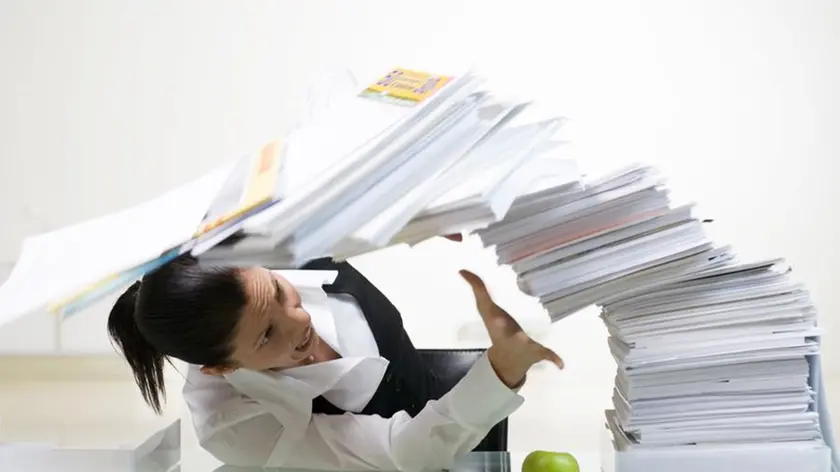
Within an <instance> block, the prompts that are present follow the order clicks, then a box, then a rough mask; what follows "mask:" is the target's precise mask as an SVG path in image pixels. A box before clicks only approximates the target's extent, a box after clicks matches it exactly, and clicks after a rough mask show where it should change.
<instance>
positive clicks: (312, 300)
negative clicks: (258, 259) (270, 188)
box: [184, 271, 524, 471]
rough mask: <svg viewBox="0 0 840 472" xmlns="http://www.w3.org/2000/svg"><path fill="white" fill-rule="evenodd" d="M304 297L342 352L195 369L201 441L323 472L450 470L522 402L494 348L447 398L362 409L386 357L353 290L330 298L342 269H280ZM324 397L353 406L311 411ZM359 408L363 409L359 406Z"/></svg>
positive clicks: (256, 460) (240, 456)
mask: <svg viewBox="0 0 840 472" xmlns="http://www.w3.org/2000/svg"><path fill="white" fill-rule="evenodd" d="M281 273H282V275H283V276H285V277H286V278H287V279H288V280H289V281H290V282H291V283H292V285H294V286H295V287H296V288H297V289H298V291H299V292H300V294H301V299H302V301H303V306H304V308H305V309H306V310H307V311H308V312H309V314H310V316H311V317H312V324H313V327H314V328H315V330H316V332H317V333H318V335H319V336H320V337H321V338H322V339H323V340H324V341H325V342H327V343H328V344H329V345H330V346H331V347H332V348H333V349H334V350H335V351H336V352H338V353H339V354H340V355H341V358H340V359H337V360H333V361H329V362H322V363H318V364H313V365H308V366H302V367H296V368H292V369H287V370H284V371H282V372H255V371H249V370H244V369H239V370H237V371H236V372H234V373H232V374H230V375H227V376H225V377H214V376H208V375H204V374H202V373H201V371H200V370H199V369H200V366H192V365H191V366H189V370H188V372H187V376H186V384H185V386H184V398H185V400H186V402H187V405H188V407H189V409H190V411H191V413H192V418H193V424H194V427H195V429H196V433H197V435H198V439H199V442H200V443H201V445H202V447H204V448H205V449H206V450H207V451H208V452H210V453H211V454H213V455H214V456H215V457H216V458H217V459H218V460H220V461H222V462H225V463H227V464H230V465H239V466H260V467H287V468H305V469H321V470H330V469H332V470H342V469H343V470H347V469H350V470H365V469H367V470H404V471H420V470H425V469H430V468H434V469H440V468H447V467H449V466H451V465H452V463H453V462H454V460H455V458H456V457H458V456H460V455H461V454H464V453H467V452H469V451H470V450H472V449H473V448H474V447H475V446H477V445H478V443H479V442H481V440H482V439H483V438H484V436H486V435H487V433H488V432H489V431H490V429H491V428H492V427H493V426H494V425H495V424H496V423H498V422H499V421H501V420H503V419H504V418H506V417H508V416H509V415H510V414H512V413H513V412H514V411H516V409H518V408H519V406H520V405H521V404H522V403H523V401H524V400H523V399H522V397H521V396H519V394H518V393H517V392H515V391H513V390H511V389H509V388H508V387H507V386H505V385H504V384H503V383H502V382H501V381H500V380H499V378H498V377H497V376H496V374H495V372H494V371H493V368H492V367H491V366H490V363H489V361H488V360H487V357H486V355H485V356H482V357H481V359H480V360H479V361H478V362H477V363H476V364H475V365H474V366H473V368H472V369H471V370H470V371H469V372H468V373H467V375H466V376H465V377H464V378H463V379H462V380H461V381H460V382H459V383H458V384H457V385H456V386H455V387H454V388H453V389H452V390H451V391H450V392H449V393H447V394H446V395H444V396H443V397H442V398H441V399H440V400H437V401H430V402H428V403H427V404H426V406H425V408H424V409H423V410H421V411H420V413H418V414H417V415H416V416H415V417H414V418H411V417H410V416H409V415H408V414H406V413H405V412H399V413H397V414H395V415H394V416H393V417H391V418H382V417H380V416H372V415H360V414H356V413H358V412H360V411H362V410H363V409H364V407H365V405H367V403H368V402H369V401H370V399H371V398H372V397H373V394H374V393H375V392H376V390H377V389H378V387H379V383H380V382H381V381H382V377H383V376H384V374H385V370H386V368H387V367H388V361H387V360H386V359H384V358H382V357H380V356H379V351H378V348H377V347H376V341H375V340H374V337H373V334H372V333H371V331H370V328H369V326H368V324H367V321H366V319H365V317H364V315H363V314H362V312H361V310H360V309H359V307H358V305H356V303H355V300H353V298H352V297H350V296H342V295H338V296H334V295H327V294H326V293H325V292H324V291H323V289H322V285H324V284H328V283H332V282H333V281H334V279H335V276H336V272H335V271H282V272H281ZM320 395H323V396H324V397H325V398H326V399H327V400H329V401H330V402H331V403H333V404H334V405H335V406H337V407H339V408H341V409H343V410H346V411H348V412H350V413H346V414H343V415H322V414H313V413H312V400H313V399H314V398H316V397H318V396H320ZM353 412H356V413H353Z"/></svg>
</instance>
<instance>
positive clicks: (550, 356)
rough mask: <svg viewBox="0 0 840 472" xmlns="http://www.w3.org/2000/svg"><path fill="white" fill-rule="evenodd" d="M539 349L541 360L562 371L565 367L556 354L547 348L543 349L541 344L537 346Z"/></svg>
mask: <svg viewBox="0 0 840 472" xmlns="http://www.w3.org/2000/svg"><path fill="white" fill-rule="evenodd" d="M539 347H540V351H541V352H540V354H541V357H542V360H545V361H548V362H551V363H552V364H554V365H556V366H557V368H558V369H562V368H563V367H565V363H564V362H563V359H561V358H560V356H558V355H557V353H556V352H554V351H552V350H551V349H549V348H547V347H545V346H543V345H541V344H540V345H539Z"/></svg>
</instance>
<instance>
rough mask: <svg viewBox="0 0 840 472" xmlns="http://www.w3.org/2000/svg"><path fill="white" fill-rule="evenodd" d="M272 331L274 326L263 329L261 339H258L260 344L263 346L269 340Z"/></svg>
mask: <svg viewBox="0 0 840 472" xmlns="http://www.w3.org/2000/svg"><path fill="white" fill-rule="evenodd" d="M273 333H274V327H273V326H269V327H268V329H267V330H265V334H263V337H262V341H260V346H265V345H266V344H268V342H269V341H270V340H271V335H272V334H273Z"/></svg>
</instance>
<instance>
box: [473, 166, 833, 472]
mask: <svg viewBox="0 0 840 472" xmlns="http://www.w3.org/2000/svg"><path fill="white" fill-rule="evenodd" d="M477 233H478V234H479V235H480V237H481V239H482V241H483V242H484V244H485V245H486V246H489V247H493V249H494V250H495V252H496V254H497V257H498V260H499V263H501V264H510V265H511V267H512V268H513V269H514V271H515V272H516V273H517V276H518V281H519V284H520V287H521V289H522V290H523V291H524V292H526V293H528V294H531V295H533V296H535V297H538V298H539V300H540V302H541V304H542V305H543V306H544V307H545V308H546V309H547V311H548V313H549V315H550V316H551V319H552V321H558V320H560V319H562V318H563V317H565V316H568V315H570V314H572V313H574V312H576V311H579V310H580V309H582V308H585V307H588V306H591V305H593V304H594V305H597V306H600V307H601V308H602V317H603V320H604V322H605V324H606V326H607V329H608V332H609V334H610V337H609V343H608V344H609V349H610V351H611V353H612V354H613V356H614V358H615V359H616V362H617V364H618V373H617V375H616V378H615V387H614V391H613V404H614V409H612V410H609V411H608V412H607V426H608V428H609V430H610V433H611V434H610V437H611V443H610V447H609V451H608V453H607V456H608V457H605V462H606V463H612V467H605V470H608V471H609V470H615V471H619V472H636V471H639V472H641V471H645V472H650V471H652V470H653V471H663V472H664V471H667V470H674V469H675V468H680V470H688V471H695V470H696V471H700V470H717V471H718V472H723V471H726V472H729V471H733V472H734V471H736V470H737V471H741V470H753V469H751V468H750V467H752V466H751V465H750V464H758V463H761V464H764V465H763V466H762V467H763V468H762V471H763V472H766V471H768V470H784V469H783V468H778V467H779V466H781V465H784V464H791V463H798V464H799V467H800V468H799V469H798V470H808V471H814V472H825V471H827V470H829V468H828V467H829V466H830V463H831V454H830V448H833V447H834V446H833V439H832V438H831V437H830V435H829V436H826V434H825V433H824V431H825V429H826V425H827V423H828V421H829V419H828V411H827V409H826V408H825V405H824V403H825V399H824V398H823V397H824V392H823V391H822V390H821V389H820V387H821V386H820V384H819V376H820V369H819V364H818V362H815V361H814V359H815V356H817V355H818V354H819V342H818V339H819V335H820V329H819V328H818V326H817V317H816V309H815V308H814V306H813V304H812V302H811V299H810V297H809V294H808V292H807V290H806V289H805V287H803V286H802V285H801V284H799V283H796V282H795V281H794V280H793V279H792V277H791V272H790V271H789V269H788V268H787V267H786V266H785V265H784V261H782V260H771V261H762V262H756V263H740V262H737V261H736V258H735V255H734V254H733V251H732V250H731V249H730V248H729V247H728V246H717V245H715V244H714V243H713V242H712V241H711V240H710V239H709V238H708V237H707V236H706V234H705V232H704V230H703V223H702V222H701V221H700V220H698V219H697V218H696V217H695V216H693V208H692V205H682V206H681V205H674V203H673V202H671V201H670V199H669V197H668V189H667V186H666V180H665V179H664V178H663V177H662V176H661V175H660V174H659V173H658V172H656V170H655V169H653V168H650V167H645V166H632V167H628V168H626V169H623V170H621V171H619V172H616V173H614V174H611V175H608V176H605V177H604V178H600V179H596V180H593V181H590V182H587V181H585V180H583V181H581V182H571V183H567V184H559V183H558V184H556V185H551V186H548V187H546V188H541V189H538V190H536V191H532V192H530V193H527V194H525V195H521V196H519V197H518V198H517V199H516V200H515V201H514V203H513V205H512V207H511V208H510V210H509V211H508V212H507V214H506V216H505V217H504V218H503V219H502V220H500V221H498V222H496V223H493V224H491V225H489V226H487V227H486V228H484V229H480V230H478V231H477ZM827 441H828V442H829V444H830V447H829V446H827V445H826V442H827ZM769 451H772V455H773V457H774V458H775V459H774V461H770V463H769V464H765V463H767V462H768V461H766V460H764V459H760V457H764V454H768V452H769ZM768 457H769V455H768ZM745 467H746V468H745Z"/></svg>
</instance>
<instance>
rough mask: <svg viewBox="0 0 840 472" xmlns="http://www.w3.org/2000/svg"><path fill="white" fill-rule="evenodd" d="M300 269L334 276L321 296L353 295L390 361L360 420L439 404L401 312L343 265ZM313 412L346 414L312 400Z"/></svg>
mask: <svg viewBox="0 0 840 472" xmlns="http://www.w3.org/2000/svg"><path fill="white" fill-rule="evenodd" d="M302 269H310V270H337V271H338V276H337V277H336V279H335V283H333V284H332V285H325V286H324V291H325V292H327V293H341V294H346V295H351V296H352V297H353V298H354V299H355V300H356V302H357V303H358V304H359V307H360V308H361V310H362V313H364V316H365V318H366V319H367V322H368V325H369V326H370V330H371V331H372V332H373V337H374V339H375V340H376V345H377V346H378V347H379V355H380V356H382V357H384V358H385V359H388V361H389V365H388V369H387V370H386V371H385V376H384V377H383V379H382V382H381V383H380V384H379V388H378V389H377V390H376V393H375V394H374V395H373V398H371V400H370V402H368V404H367V406H365V408H364V410H362V411H361V414H364V415H379V416H381V417H383V418H390V417H391V416H393V415H394V414H395V413H397V412H399V411H405V412H407V413H408V414H409V415H411V416H412V417H413V416H415V415H416V414H417V413H419V412H420V410H422V409H423V407H424V406H425V405H426V403H427V402H428V401H429V400H437V399H439V398H440V397H441V396H442V395H443V394H445V393H446V392H441V391H439V388H438V382H437V381H436V378H435V375H434V374H433V372H432V371H431V370H430V369H429V367H428V366H427V365H426V364H425V362H424V361H423V359H422V357H421V356H420V354H419V353H418V352H417V350H416V349H415V347H414V345H413V344H412V343H411V339H409V337H408V334H407V333H406V332H405V329H404V328H403V323H402V317H401V316H400V312H399V311H398V310H397V308H396V307H395V306H394V305H393V304H391V302H390V301H389V300H388V298H386V297H385V295H384V294H382V293H381V292H380V291H379V290H378V289H377V288H376V287H375V286H374V285H373V284H372V283H370V282H369V281H368V280H367V279H366V278H365V277H364V276H363V275H362V274H360V273H359V271H357V270H356V269H355V268H354V267H353V266H351V265H350V264H349V263H347V262H334V261H332V260H330V259H317V260H314V261H311V262H309V263H308V264H306V265H305V266H303V267H302ZM312 412H313V413H323V414H334V415H340V414H343V413H345V411H344V410H342V409H340V408H338V407H336V406H335V405H333V404H332V403H330V402H329V401H328V400H327V399H325V398H324V397H323V396H319V397H318V398H316V399H315V400H313V402H312Z"/></svg>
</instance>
